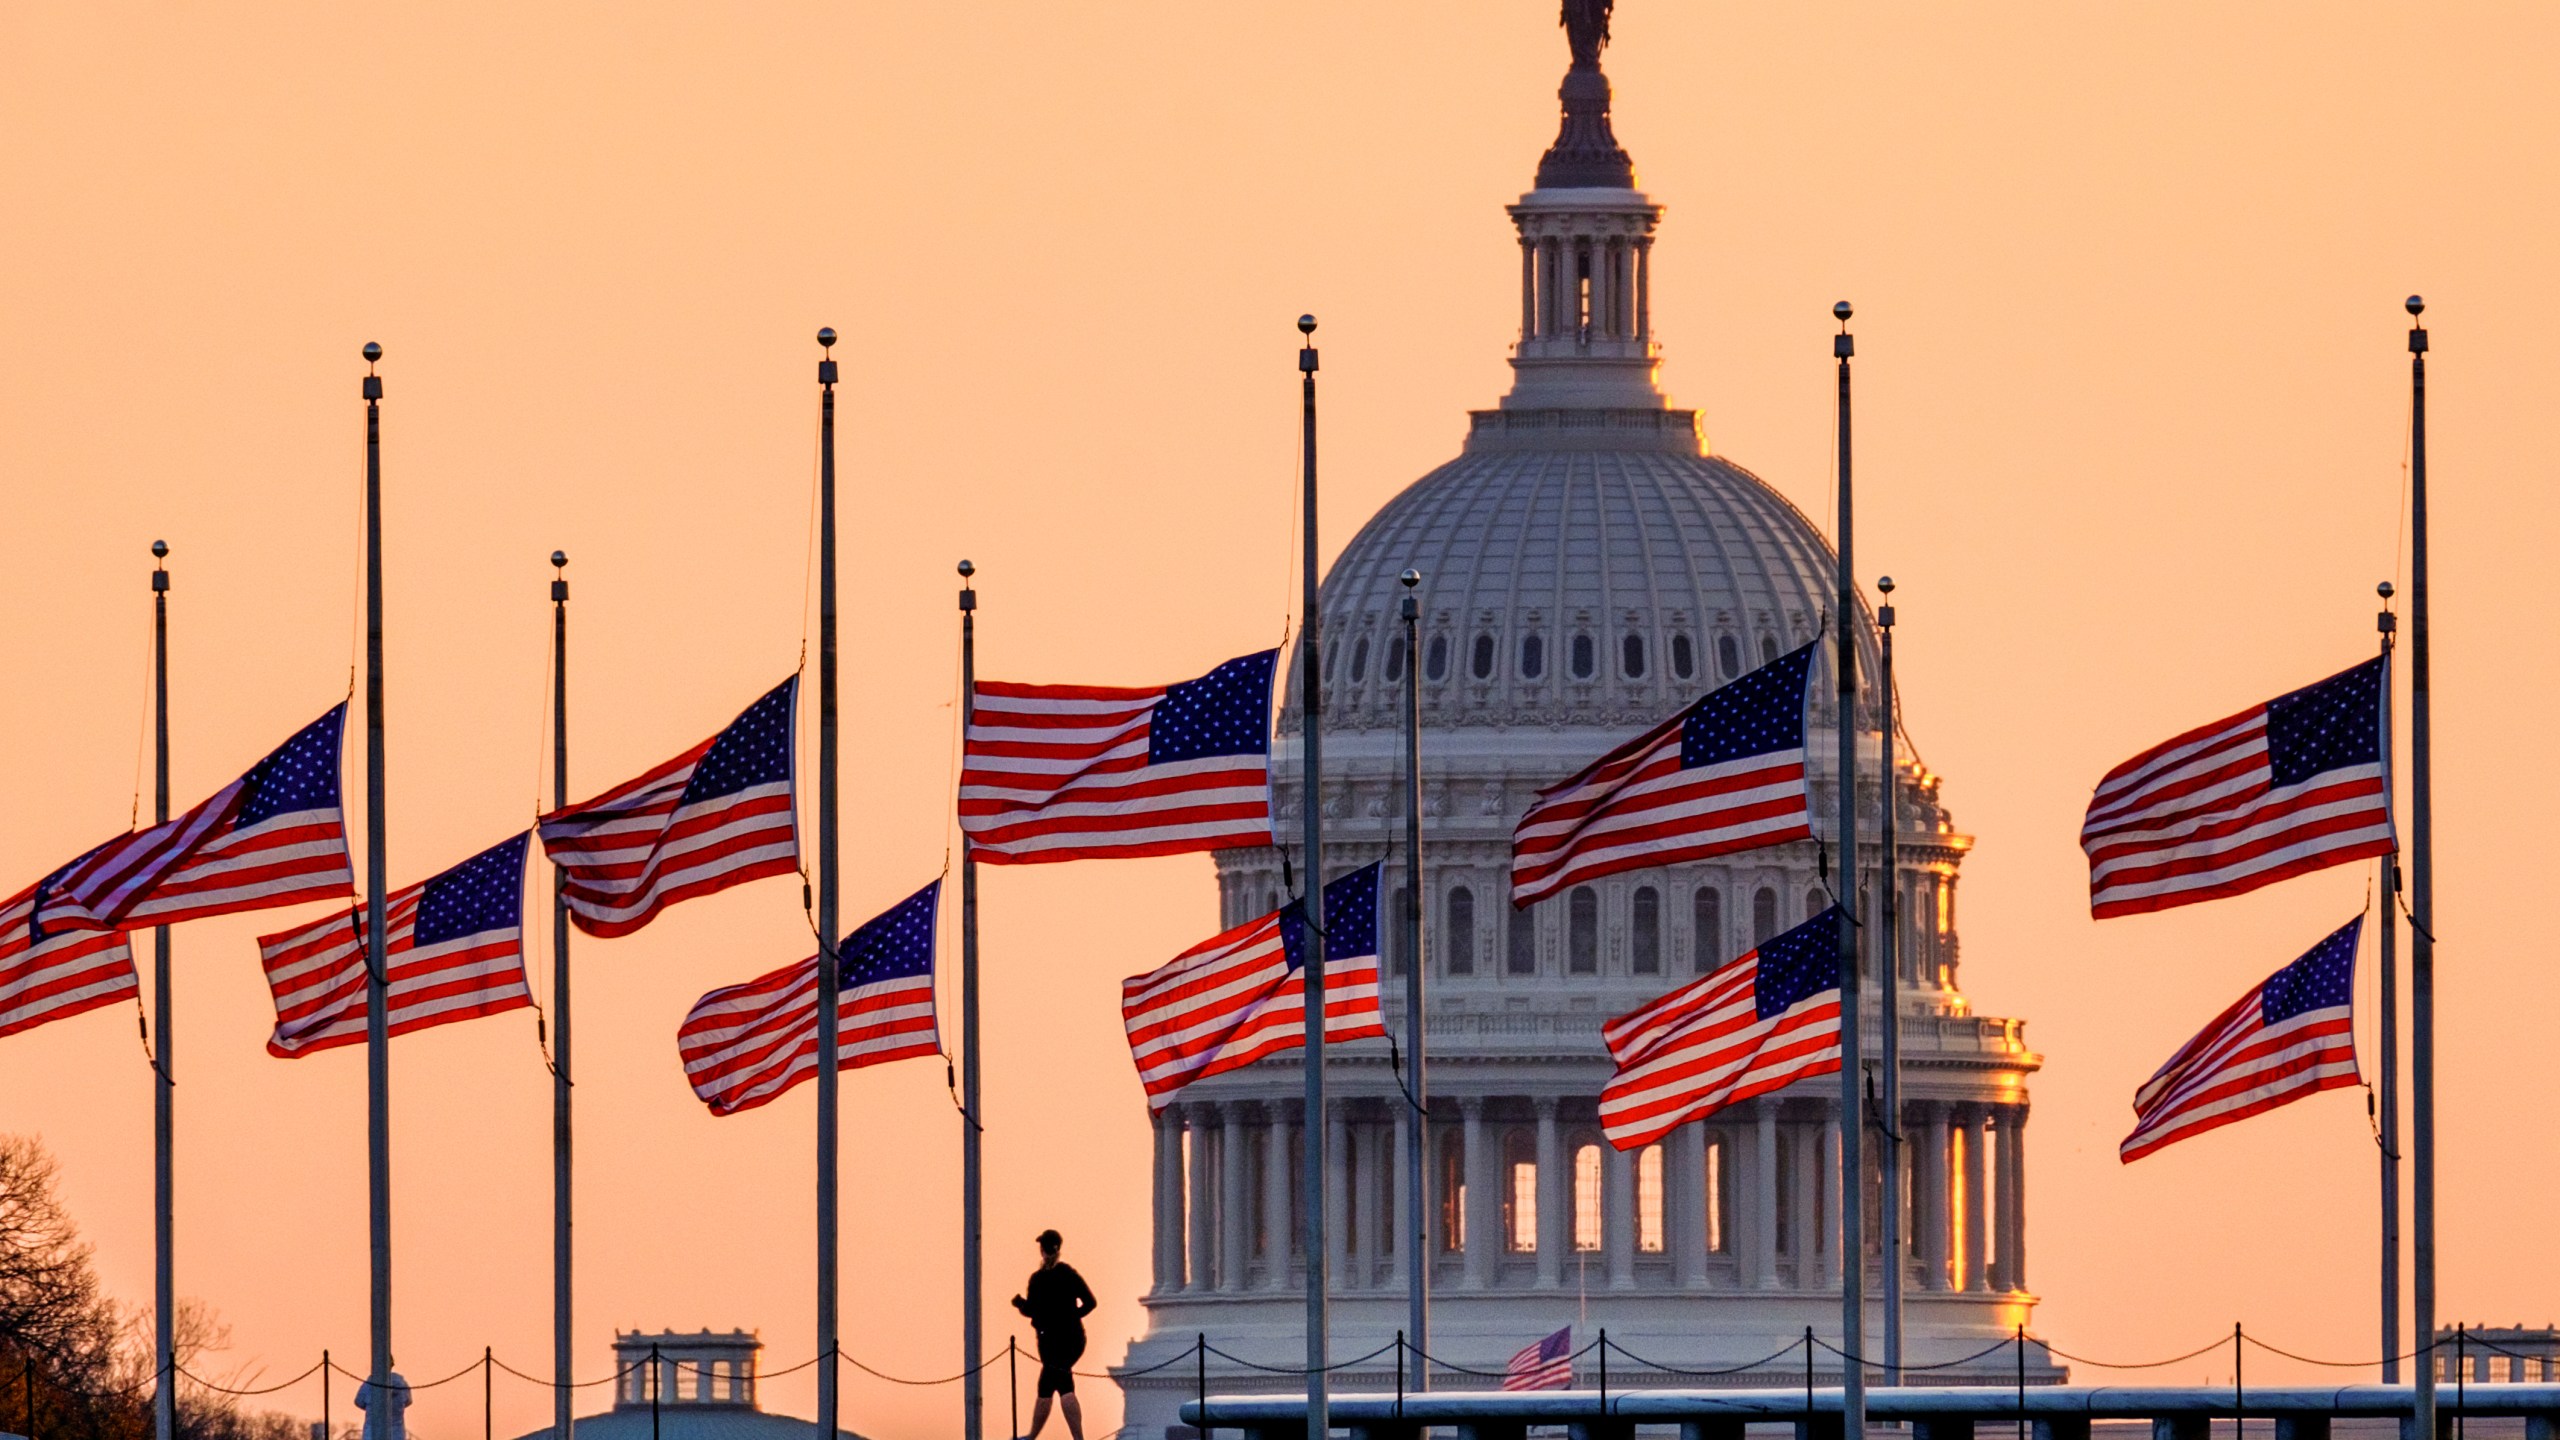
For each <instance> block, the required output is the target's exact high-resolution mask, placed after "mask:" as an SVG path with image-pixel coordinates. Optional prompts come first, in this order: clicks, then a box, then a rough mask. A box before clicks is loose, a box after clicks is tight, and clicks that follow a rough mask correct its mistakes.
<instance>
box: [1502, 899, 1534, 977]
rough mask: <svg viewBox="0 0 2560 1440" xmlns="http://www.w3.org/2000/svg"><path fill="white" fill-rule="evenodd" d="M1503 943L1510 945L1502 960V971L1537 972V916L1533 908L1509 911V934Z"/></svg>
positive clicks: (1531, 973)
mask: <svg viewBox="0 0 2560 1440" xmlns="http://www.w3.org/2000/svg"><path fill="white" fill-rule="evenodd" d="M1504 943H1505V944H1506V945H1508V946H1509V947H1510V948H1509V950H1508V952H1507V953H1505V955H1504V956H1503V960H1502V968H1503V971H1504V973H1506V974H1511V975H1535V974H1537V973H1538V918H1537V912H1536V911H1535V910H1513V911H1512V912H1511V935H1510V938H1509V939H1508V940H1506V941H1505V942H1504Z"/></svg>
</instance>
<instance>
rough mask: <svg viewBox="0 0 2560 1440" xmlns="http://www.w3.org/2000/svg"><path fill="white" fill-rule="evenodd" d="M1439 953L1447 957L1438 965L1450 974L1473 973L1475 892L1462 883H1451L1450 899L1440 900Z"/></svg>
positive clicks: (1474, 963) (1474, 968)
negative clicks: (1445, 960)
mask: <svg viewBox="0 0 2560 1440" xmlns="http://www.w3.org/2000/svg"><path fill="white" fill-rule="evenodd" d="M1441 907H1442V908H1441V919H1440V953H1441V954H1442V955H1445V956H1447V957H1448V959H1447V962H1446V963H1445V964H1444V965H1443V966H1442V967H1441V968H1442V969H1444V970H1446V971H1447V972H1448V973H1449V974H1452V975H1473V974H1474V973H1476V892H1475V891H1473V890H1470V889H1468V888H1467V887H1466V886H1464V885H1455V886H1451V887H1450V890H1449V898H1448V899H1447V900H1445V901H1443V902H1441Z"/></svg>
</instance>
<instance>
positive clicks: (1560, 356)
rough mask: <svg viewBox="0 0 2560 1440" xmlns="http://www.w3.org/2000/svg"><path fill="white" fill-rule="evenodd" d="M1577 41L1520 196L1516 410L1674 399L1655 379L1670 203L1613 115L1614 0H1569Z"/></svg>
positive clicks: (1658, 404)
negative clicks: (1659, 194)
mask: <svg viewBox="0 0 2560 1440" xmlns="http://www.w3.org/2000/svg"><path fill="white" fill-rule="evenodd" d="M1564 8H1565V14H1564V27H1565V34H1566V38H1567V40H1568V41H1569V42H1570V44H1571V47H1572V52H1573V63H1572V65H1571V67H1570V68H1568V69H1567V70H1566V71H1565V77H1564V85H1563V87H1562V88H1561V89H1560V90H1559V91H1558V92H1557V94H1558V98H1559V99H1561V100H1562V102H1563V106H1564V118H1563V123H1562V125H1561V127H1560V128H1559V129H1558V131H1557V134H1556V142H1555V144H1553V145H1551V146H1549V147H1547V153H1546V154H1545V155H1544V156H1543V157H1541V158H1540V160H1539V162H1538V176H1537V185H1536V188H1535V189H1532V190H1531V191H1529V193H1527V194H1525V195H1523V196H1521V197H1520V200H1519V202H1518V203H1517V204H1515V205H1513V206H1511V207H1510V210H1511V220H1512V223H1513V224H1514V225H1516V226H1517V227H1519V231H1520V343H1519V344H1518V345H1517V346H1516V347H1515V348H1514V349H1513V351H1512V357H1511V366H1512V370H1513V374H1514V379H1513V382H1512V387H1511V393H1510V394H1508V395H1506V396H1504V397H1503V399H1502V408H1503V409H1504V410H1507V411H1523V410H1567V409H1570V410H1583V409H1641V410H1662V409H1664V408H1665V405H1666V402H1665V401H1664V399H1663V395H1662V391H1661V390H1660V389H1659V388H1658V387H1657V386H1656V385H1655V384H1654V378H1653V372H1654V366H1655V363H1656V354H1655V347H1654V343H1653V304H1652V301H1653V294H1652V291H1653V285H1652V279H1653V271H1652V265H1653V231H1654V226H1655V225H1656V224H1657V223H1659V222H1660V220H1661V218H1662V207H1661V206H1659V205H1656V204H1654V203H1653V202H1652V201H1651V200H1649V199H1647V198H1646V197H1645V195H1644V193H1643V192H1642V191H1640V190H1638V189H1636V188H1635V185H1636V172H1635V162H1634V161H1632V160H1630V159H1629V158H1628V157H1627V152H1626V150H1625V149H1624V148H1623V147H1621V146H1620V145H1619V144H1618V137H1617V135H1616V133H1615V132H1614V131H1613V130H1612V129H1611V127H1610V124H1609V77H1608V76H1607V75H1605V74H1603V73H1601V69H1600V51H1601V49H1602V48H1603V47H1605V46H1606V45H1607V44H1608V43H1609V4H1608V0H1575V3H1571V4H1568V5H1566V6H1565V7H1564Z"/></svg>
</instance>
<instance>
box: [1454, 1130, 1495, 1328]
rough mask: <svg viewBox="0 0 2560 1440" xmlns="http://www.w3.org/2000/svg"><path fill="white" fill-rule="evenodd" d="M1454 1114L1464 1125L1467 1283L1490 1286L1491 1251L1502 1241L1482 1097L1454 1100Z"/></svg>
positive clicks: (1491, 1280) (1493, 1168)
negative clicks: (1456, 1103) (1455, 1107)
mask: <svg viewBox="0 0 2560 1440" xmlns="http://www.w3.org/2000/svg"><path fill="white" fill-rule="evenodd" d="M1458 1114H1459V1117H1460V1120H1461V1123H1462V1124H1463V1125H1464V1126H1465V1130H1464V1132H1463V1133H1464V1135H1465V1137H1466V1155H1465V1161H1466V1177H1467V1187H1466V1195H1465V1230H1466V1236H1465V1241H1466V1262H1467V1285H1468V1287H1469V1288H1471V1289H1476V1290H1489V1289H1491V1288H1493V1261H1494V1252H1495V1251H1496V1250H1497V1249H1498V1248H1500V1246H1501V1244H1502V1235H1501V1233H1500V1232H1501V1229H1502V1209H1501V1206H1500V1205H1499V1204H1498V1203H1497V1202H1498V1201H1499V1200H1500V1198H1501V1197H1500V1196H1498V1195H1497V1194H1496V1193H1495V1188H1496V1186H1497V1185H1498V1183H1499V1182H1498V1181H1496V1180H1495V1178H1494V1175H1495V1165H1494V1160H1495V1158H1496V1157H1495V1155H1494V1153H1493V1142H1492V1141H1491V1140H1490V1139H1489V1138H1487V1136H1486V1132H1485V1124H1484V1097H1483V1096H1481V1095H1470V1096H1467V1097H1466V1098H1465V1099H1463V1100H1460V1101H1459V1102H1458Z"/></svg>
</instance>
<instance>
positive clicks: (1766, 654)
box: [1760, 635, 1778, 665]
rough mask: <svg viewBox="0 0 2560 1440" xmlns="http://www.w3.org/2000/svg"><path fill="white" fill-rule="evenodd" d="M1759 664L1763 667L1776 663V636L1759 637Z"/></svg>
mask: <svg viewBox="0 0 2560 1440" xmlns="http://www.w3.org/2000/svg"><path fill="white" fill-rule="evenodd" d="M1760 663H1761V664H1763V665H1774V664H1776V663H1778V637H1777V636H1775V635H1763V636H1761V637H1760Z"/></svg>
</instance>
